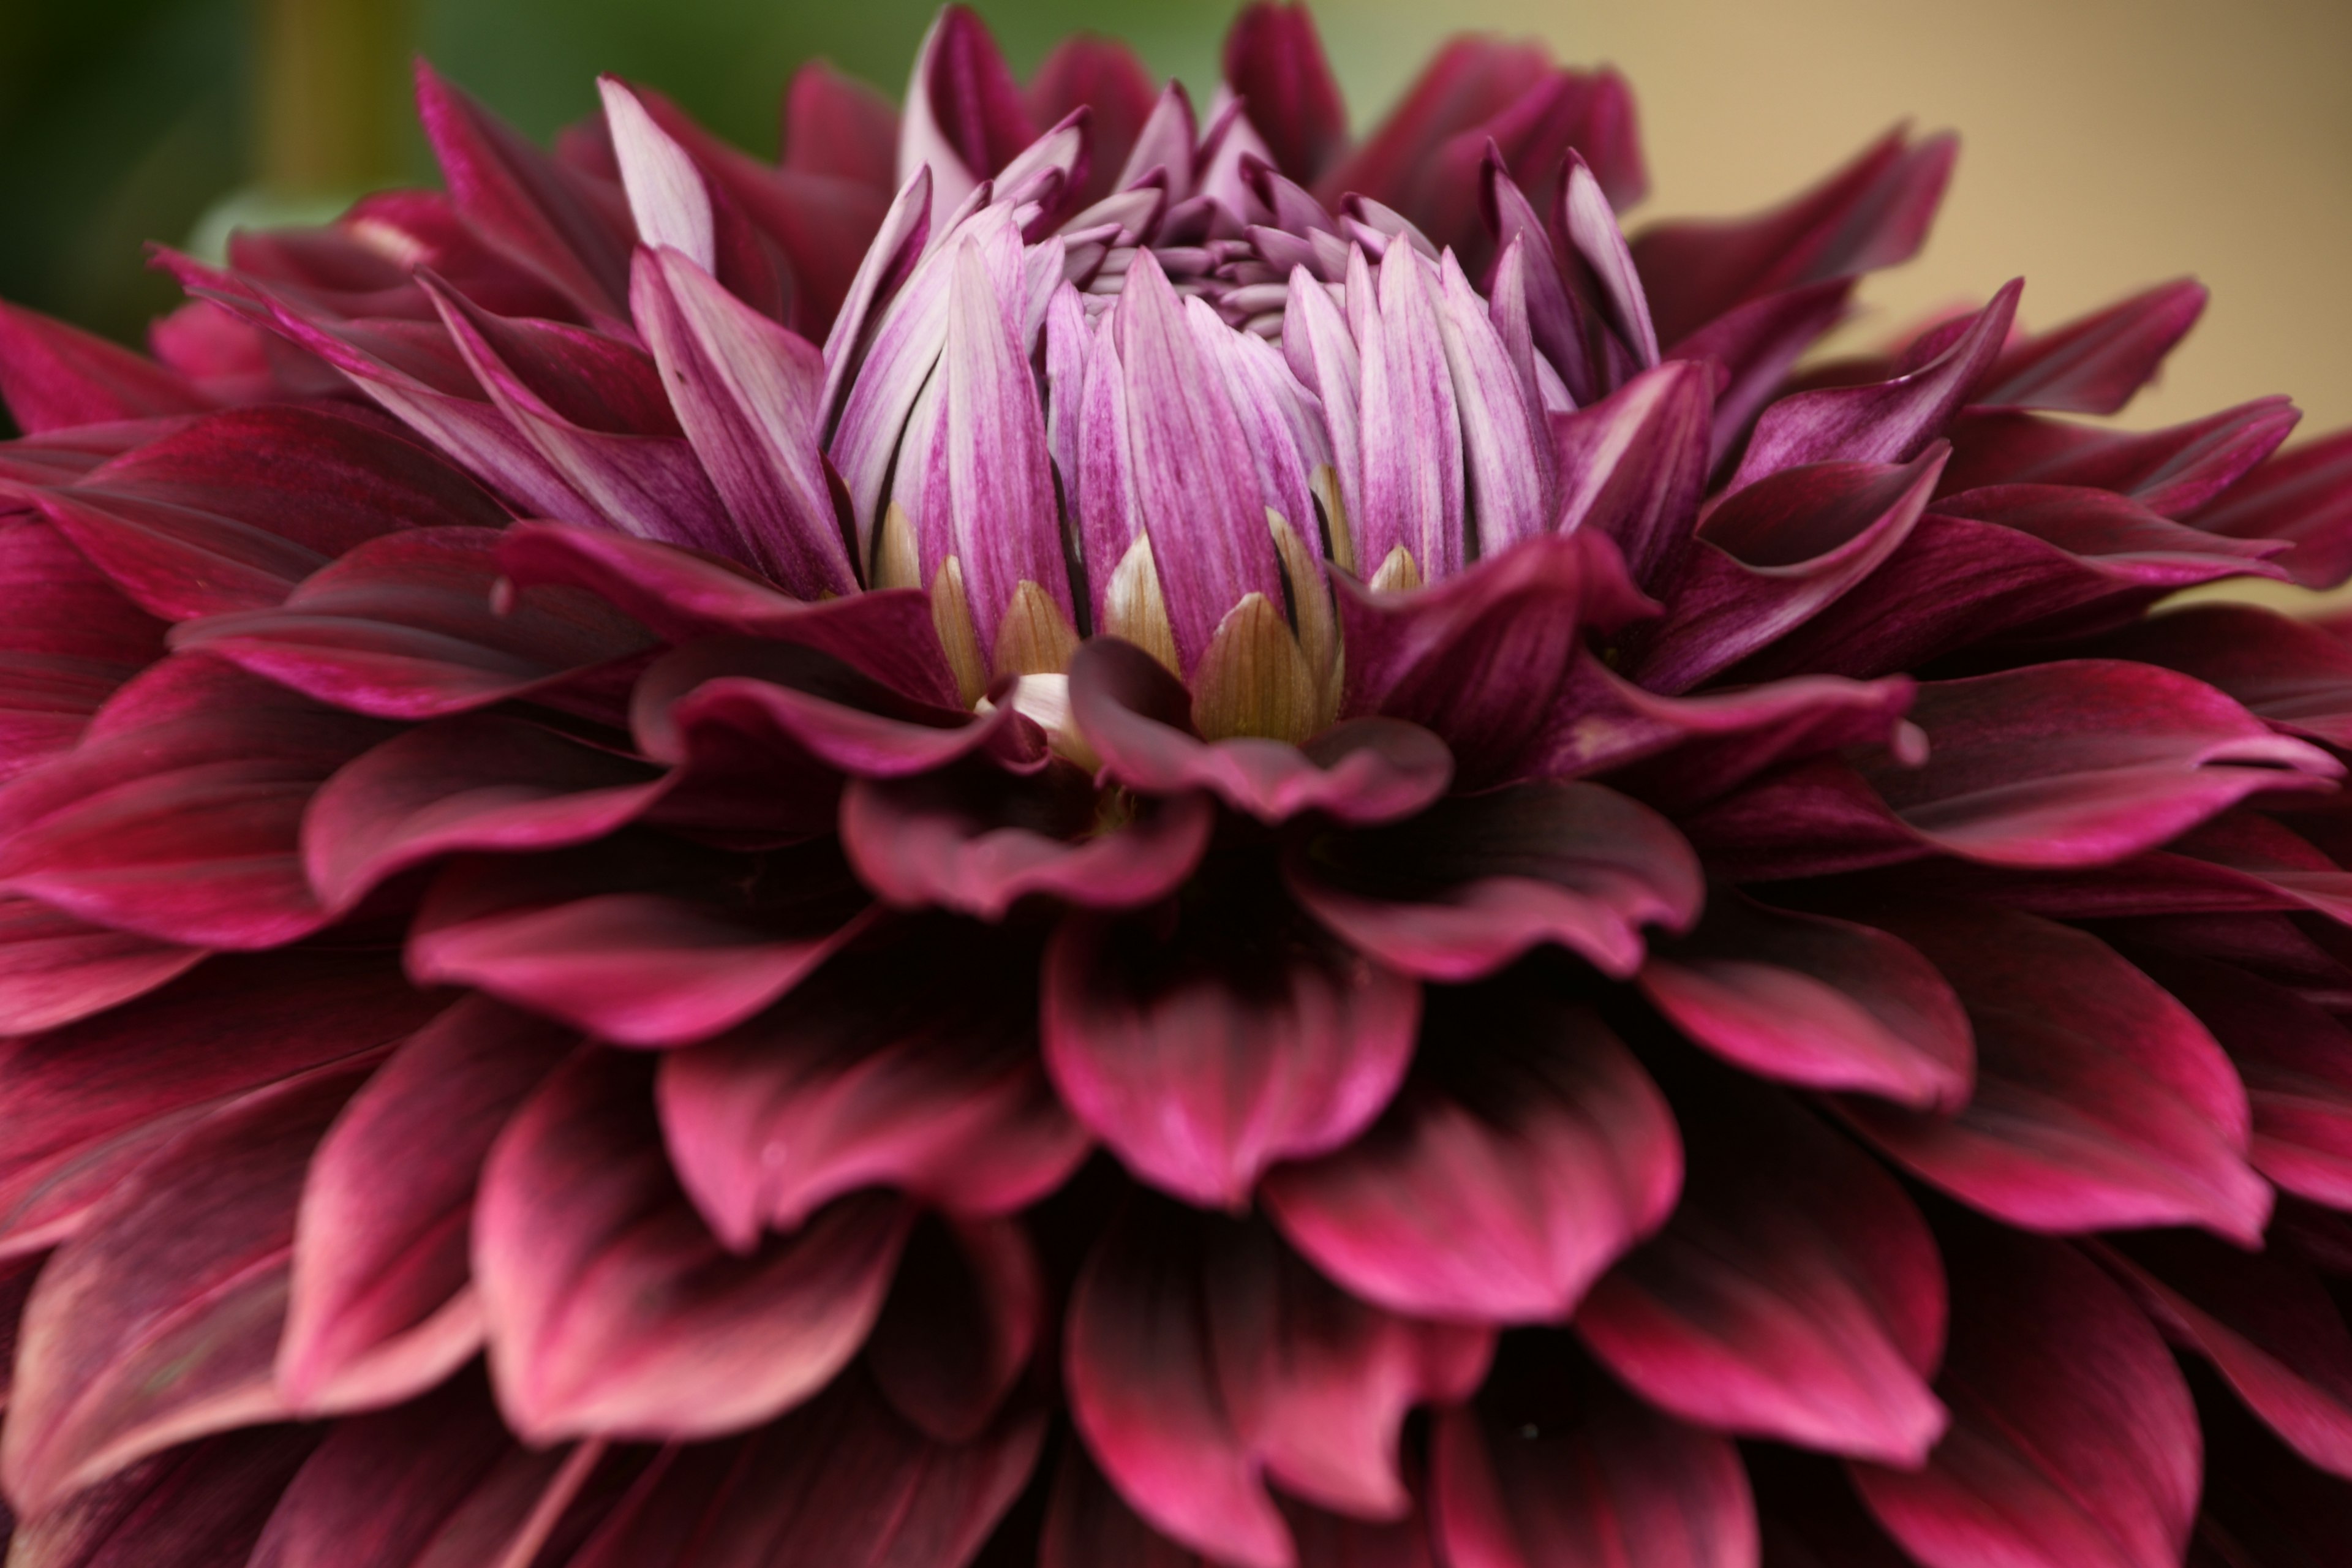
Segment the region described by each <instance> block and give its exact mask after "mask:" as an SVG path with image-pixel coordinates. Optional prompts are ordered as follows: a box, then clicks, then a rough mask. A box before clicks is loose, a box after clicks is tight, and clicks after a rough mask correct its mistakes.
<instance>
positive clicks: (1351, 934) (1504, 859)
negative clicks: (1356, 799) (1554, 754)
mask: <svg viewBox="0 0 2352 1568" xmlns="http://www.w3.org/2000/svg"><path fill="white" fill-rule="evenodd" d="M1285 871H1286V881H1287V883H1288V885H1289V888H1290V890H1291V893H1292V896H1293V897H1295V898H1297V900H1298V901H1299V902H1300V903H1301V904H1302V905H1304V906H1305V907H1306V908H1307V910H1308V911H1309V912H1311V913H1312V914H1313V915H1314V916H1315V918H1316V919H1318V920H1319V921H1322V922H1323V923H1324V924H1325V925H1327V926H1328V927H1330V928H1331V929H1332V930H1333V931H1338V932H1339V934H1340V935H1342V936H1344V937H1346V938H1347V939H1348V941H1349V942H1351V943H1353V944H1354V945H1355V947H1356V948H1357V949H1358V950H1359V951H1360V952H1365V953H1369V954H1370V955H1371V956H1372V957H1373V958H1375V959H1377V960H1379V961H1380V962H1381V963H1385V964H1387V965H1389V966H1390V967H1391V968H1393V969H1397V970H1400V971H1402V973H1407V974H1412V975H1416V976H1419V977H1420V978H1423V979H1425V980H1443V981H1453V982H1460V981H1466V980H1476V979H1480V978H1483V977H1484V976H1486V975H1487V974H1491V973H1494V972H1495V971H1496V970H1497V969H1500V968H1502V967H1503V966H1504V965H1505V964H1507V963H1510V962H1511V961H1512V960H1514V959H1516V958H1517V957H1518V956H1519V955H1520V954H1521V953H1523V952H1527V951H1528V949H1529V948H1532V947H1535V946H1537V945H1538V944H1540V943H1543V942H1555V943H1558V944H1559V946H1562V947H1565V948H1567V949H1568V950H1569V951H1570V952H1575V953H1578V954H1580V955H1581V956H1582V957H1584V958H1585V959H1587V960H1589V961H1591V963H1592V964H1593V965H1594V966H1595V967H1596V968H1598V969H1600V970H1601V971H1602V972H1603V973H1608V974H1613V975H1620V976H1623V975H1630V974H1632V973H1633V972H1634V971H1635V970H1637V969H1639V968H1640V967H1641V963H1642V952H1643V938H1642V928H1643V927H1644V926H1648V925H1658V926H1664V927H1665V928H1667V929H1668V930H1670V931H1681V930H1684V929H1686V928H1687V927H1688V926H1689V925H1690V923H1691V922H1692V921H1695V920H1696V919H1697V917H1698V910H1699V902H1700V898H1701V895H1702V893H1703V892H1704V886H1703V879H1702V877H1701V875H1700V871H1699V865H1698V859H1697V857H1696V856H1695V855H1693V854H1692V853H1691V850H1690V847H1689V846H1688V845H1686V844H1685V843H1684V842H1683V839H1682V836H1681V835H1679V834H1677V833H1676V832H1675V830H1674V828H1673V826H1671V825H1670V824H1669V823H1668V822H1667V821H1666V819H1665V818H1664V817H1663V816H1658V815H1657V814H1656V813H1655V812H1654V811H1652V810H1650V809H1649V808H1648V807H1647V806H1644V805H1641V804H1640V803H1639V802H1637V801H1633V800H1630V799H1628V798H1627V797H1625V796H1623V795H1619V794H1617V793H1616V792H1615V791H1613V790H1610V789H1605V788H1603V787H1601V785H1599V784H1570V783H1562V784H1518V785H1515V786H1513V787H1512V788H1510V789H1507V790H1502V791H1497V792H1496V793H1494V794H1490V795H1479V796H1475V797H1473V798H1469V799H1457V800H1454V801H1449V802H1447V803H1445V804H1444V805H1439V806H1437V807H1436V808H1434V809H1433V810H1431V811H1428V812H1425V813H1423V815H1421V816H1417V817H1413V818H1412V819H1410V820H1409V821H1407V822H1405V823H1403V824H1402V825H1399V826H1393V827H1388V828H1380V829H1374V830H1371V831H1370V832H1362V833H1357V834H1352V835H1346V836H1334V837H1329V838H1326V839H1323V840H1321V841H1319V842H1318V843H1316V844H1315V845H1314V846H1313V847H1312V848H1310V849H1308V850H1307V852H1306V853H1305V854H1303V855H1298V856H1296V857H1295V858H1293V859H1292V860H1291V861H1290V862H1289V863H1288V864H1287V865H1286V868H1285Z"/></svg>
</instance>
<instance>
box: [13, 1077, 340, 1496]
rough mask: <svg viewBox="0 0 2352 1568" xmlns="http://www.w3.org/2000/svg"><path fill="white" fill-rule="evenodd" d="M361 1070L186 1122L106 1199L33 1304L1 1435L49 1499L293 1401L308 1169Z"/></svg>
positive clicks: (267, 1093)
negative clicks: (275, 1373)
mask: <svg viewBox="0 0 2352 1568" xmlns="http://www.w3.org/2000/svg"><path fill="white" fill-rule="evenodd" d="M364 1076H365V1071H364V1065H363V1064H337V1065H335V1066H331V1067H328V1068H320V1069H319V1070H317V1071H315V1072H311V1073H308V1074H305V1075H303V1076H301V1077H299V1078H295V1079H289V1080H287V1081H286V1082H283V1083H280V1084H278V1085H274V1086H272V1087H271V1088H269V1089H264V1090H262V1091H261V1092H259V1093H257V1094H255V1095H253V1096H251V1097H249V1098H247V1099H246V1100H241V1101H239V1102H238V1103H236V1104H235V1105H232V1106H229V1107H226V1108H225V1109H223V1110H221V1111H219V1112H217V1113H216V1114H215V1115H213V1116H210V1117H207V1118H205V1120H204V1121H200V1122H198V1123H196V1124H195V1125H194V1126H193V1127H191V1128H190V1129H189V1130H188V1131H186V1132H185V1133H184V1135H183V1136H181V1137H180V1138H178V1139H177V1140H175V1141H174V1142H173V1143H172V1145H171V1146H170V1147H169V1148H168V1149H166V1150H164V1151H163V1152H161V1153H160V1154H159V1155H158V1156H157V1158H155V1159H154V1160H152V1161H150V1162H148V1163H147V1164H146V1165H145V1166H144V1167H142V1170H141V1171H140V1172H138V1173H136V1174H134V1175H132V1176H131V1179H130V1180H128V1181H126V1182H125V1183H124V1184H122V1185H121V1186H119V1187H117V1188H115V1189H114V1191H113V1192H111V1193H110V1194H108V1195H107V1196H106V1197H104V1198H102V1199H100V1202H99V1204H98V1205H97V1206H96V1207H95V1208H94V1209H93V1211H92V1212H91V1214H90V1215H89V1220H88V1223H87V1224H85V1225H84V1226H82V1227H81V1229H80V1231H79V1234H78V1235H77V1236H76V1237H74V1239H73V1240H71V1241H69V1242H68V1243H67V1244H66V1246H65V1247H63V1248H61V1249H60V1250H59V1252H58V1256H57V1257H56V1258H54V1259H52V1261H51V1263H50V1266H49V1267H47V1268H44V1269H43V1270H42V1271H41V1279H40V1283H39V1284H38V1285H37V1287H36V1288H35V1289H34V1292H33V1296H32V1300H30V1301H29V1302H28V1303H27V1304H26V1309H25V1325H24V1330H23V1343H24V1345H25V1346H26V1348H27V1349H28V1350H30V1351H31V1352H33V1356H34V1359H32V1360H30V1361H28V1362H27V1363H26V1371H25V1373H24V1374H22V1375H20V1376H18V1377H17V1378H16V1383H15V1385H14V1387H13V1388H12V1389H11V1390H10V1393H9V1405H10V1408H11V1410H12V1411H13V1412H14V1413H15V1415H14V1419H13V1420H12V1421H11V1423H10V1426H9V1430H8V1432H7V1434H6V1436H5V1437H0V1478H5V1483H6V1486H7V1490H8V1500H9V1502H10V1503H11V1504H12V1505H13V1506H14V1507H16V1509H17V1510H20V1511H22V1512H26V1513H39V1512H42V1511H43V1510H46V1509H47V1508H48V1507H49V1506H50V1505H51V1504H52V1503H54V1502H56V1501H58V1500H62V1499H63V1498H64V1497H66V1496H67V1495H68V1494H70V1493H71V1492H73V1491H75V1490H78V1489H80V1488H82V1487H85V1486H88V1485H89V1484H90V1483H91V1482H93V1481H98V1480H102V1479H105V1478H106V1477H108V1476H110V1475H112V1474H114V1473H115V1472H117V1471H119V1470H121V1468H123V1467H124V1466H126V1465H129V1464H131V1463H132V1462H133V1461H135V1460H139V1459H143V1458H146V1457H147V1456H149V1455H150V1454H154V1453H158V1452H160V1451H162V1450H163V1449H165V1448H168V1447H172V1446H173V1445H174V1444H178V1443H184V1442H186V1441H187V1440H188V1439H190V1438H192V1437H199V1436H205V1435H206V1434H208V1433H213V1432H219V1431H226V1430H228V1429H231V1428H234V1427H237V1426H251V1425H253V1424H254V1423H256V1422H257V1421H268V1420H273V1419H276V1418H278V1417H279V1416H281V1415H284V1414H286V1410H285V1405H284V1403H283V1401H282V1400H281V1398H280V1397H279V1395H278V1391H277V1388H276V1385H275V1384H274V1382H273V1380H272V1377H271V1367H272V1363H273V1361H274V1359H275V1353H276V1351H277V1345H278V1331H279V1327H280V1325H281V1323H282V1321H283V1320H284V1315H285V1309H286V1289H287V1285H286V1280H287V1265H288V1260H289V1256H290V1255H291V1253H292V1251H293V1245H294V1208H295V1203H296V1201H297V1199H298V1198H299V1195H300V1194H301V1190H302V1178H303V1171H304V1168H305V1167H306V1165H307V1164H308V1163H309V1161H310V1154H311V1152H312V1151H313V1150H314V1149H315V1148H316V1147H317V1146H318V1142H319V1137H320V1134H321V1133H322V1132H324V1131H326V1128H327V1123H328V1122H329V1121H331V1120H332V1118H333V1117H334V1114H335V1112H336V1111H337V1110H340V1109H341V1106H342V1104H343V1102H344V1101H345V1100H348V1099H350V1098H351V1093H352V1089H355V1088H357V1087H358V1085H359V1082H360V1080H361V1079H362V1078H363V1077H364Z"/></svg>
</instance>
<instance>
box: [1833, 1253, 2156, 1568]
mask: <svg viewBox="0 0 2352 1568" xmlns="http://www.w3.org/2000/svg"><path fill="white" fill-rule="evenodd" d="M1947 1256H1948V1258H1950V1260H1951V1263H1952V1335H1951V1349H1950V1351H1949V1352H1948V1354H1947V1356H1946V1358H1945V1363H1944V1373H1943V1376H1942V1377H1941V1379H1939V1380H1938V1382H1937V1393H1939V1394H1942V1395H1943V1397H1944V1401H1945V1403H1946V1404H1947V1405H1949V1406H1950V1407H1951V1412H1952V1430H1951V1434H1950V1435H1949V1436H1947V1437H1946V1438H1945V1439H1944V1441H1943V1443H1942V1444H1941V1445H1940V1446H1939V1447H1937V1450H1936V1453H1935V1456H1934V1458H1932V1459H1931V1460H1930V1461H1929V1463H1928V1465H1927V1468H1925V1469H1923V1470H1918V1471H1913V1472H1907V1473H1906V1472H1905V1471H1900V1470H1892V1469H1885V1468H1880V1467H1878V1466H1876V1465H1857V1466H1855V1467H1854V1479H1855V1483H1856V1485H1857V1486H1858V1487H1860V1489H1861V1490H1862V1496H1863V1500H1864V1502H1865V1503H1867V1504H1868V1505H1869V1507H1870V1510H1871V1512H1873V1513H1874V1514H1875V1515H1877V1517H1878V1521H1879V1522H1880V1523H1882V1524H1884V1525H1885V1526H1886V1528H1887V1530H1888V1531H1890V1532H1892V1533H1893V1535H1894V1536H1895V1539H1896V1540H1897V1541H1899V1542H1902V1544H1903V1547H1904V1549H1905V1550H1906V1551H1907V1552H1910V1553H1911V1555H1912V1556H1913V1557H1915V1558H1916V1559H1917V1560H1918V1561H1919V1562H1920V1563H1922V1564H1924V1565H1925V1568H1964V1565H1969V1568H1972V1565H1974V1564H1977V1563H1990V1562H1998V1563H2016V1564H2019V1565H2020V1568H2171V1565H2173V1564H2177V1563H2179V1562H2180V1560H2181V1555H2182V1552H2183V1551H2184V1549H2185V1548H2186V1547H2187V1545H2188V1541H2189V1523H2190V1521H2191V1520H2192V1519H2193V1517H2194V1516H2195V1514H2196V1511H2197V1482H2198V1470H2199V1458H2200V1443H2199V1441H2198V1435H2197V1415H2196V1411H2195V1409H2194V1407H2193V1406H2192V1405H2190V1403H2189V1390H2188V1389H2187V1387H2186V1386H2185V1385H2183V1384H2182V1383H2181V1381H2180V1373H2179V1370H2178V1369H2177V1368H2175V1367H2174V1365H2173V1363H2172V1358H2171V1357H2170V1356H2168V1354H2166V1353H2165V1349H2164V1343H2163V1342H2162V1341H2161V1340H2159V1339H2158V1337H2157V1334H2156V1331H2154V1330H2153V1329H2151V1328H2149V1327H2148V1326H2147V1321H2146V1320H2145V1319H2143V1318H2142V1317H2141V1316H2140V1315H2139V1313H2138V1310H2137V1309H2136V1308H2135V1307H2134V1306H2133V1305H2132V1303H2131V1301H2130V1300H2129V1298H2127V1297H2126V1296H2125V1295H2124V1293H2123V1291H2122V1290H2121V1289H2118V1288H2117V1287H2116V1285H2114V1284H2113V1283H2111V1282H2110V1281H2109V1280H2108V1279H2106V1278H2105V1276H2104V1275H2102V1274H2101V1273H2100V1272H2099V1270H2098V1269H2096V1268H2093V1267H2092V1266H2091V1265H2090V1264H2089V1263H2087V1262H2085V1261H2084V1259H2083V1258H2082V1257H2081V1255H2080V1254H2078V1253H2076V1252H2074V1250H2073V1249H2072V1248H2070V1247H2066V1246H2065V1245H2064V1244H2063V1243H2061V1242H2053V1241H2043V1240H2039V1239H2036V1238H2033V1237H2020V1236H2016V1235H2014V1234H2005V1233H1999V1232H1995V1231H1993V1230H1991V1229H1990V1227H1985V1226H1970V1227H1969V1231H1968V1244H1967V1245H1966V1246H1964V1247H1951V1246H1950V1244H1949V1243H1948V1246H1947Z"/></svg>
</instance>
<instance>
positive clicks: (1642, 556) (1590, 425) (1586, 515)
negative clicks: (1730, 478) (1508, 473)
mask: <svg viewBox="0 0 2352 1568" xmlns="http://www.w3.org/2000/svg"><path fill="white" fill-rule="evenodd" d="M1713 392H1714V385H1713V378H1712V377H1711V376H1710V375H1709V374H1707V372H1706V369H1705V368H1704V367H1703V366H1699V365H1694V364H1686V363H1679V362H1677V363H1669V364H1664V365H1660V366H1658V367H1657V368H1656V369H1654V370H1646V371H1643V373H1642V374H1639V375H1637V376H1635V377H1633V380H1631V381H1629V382H1627V383H1626V384H1624V385H1622V386H1621V387H1619V388H1618V389H1617V390H1616V391H1614V392H1612V393H1611V394H1610V395H1608V396H1606V397H1604V398H1602V399H1601V401H1600V402H1598V403H1595V404H1593V405H1591V407H1588V408H1580V409H1578V410H1576V411H1575V412H1573V413H1570V414H1555V415H1553V416H1551V418H1550V424H1551V435H1552V443H1553V447H1554V448H1555V451H1556V453H1557V459H1558V463H1559V473H1560V489H1561V500H1560V510H1559V531H1561V532H1563V533H1571V532H1574V531H1577V530H1579V529H1590V530H1591V531H1595V532H1599V533H1604V534H1606V535H1608V536H1609V537H1610V538H1611V539H1612V540H1614V541H1615V542H1616V543H1617V547H1618V548H1619V549H1620V550H1621V551H1622V552H1624V556H1625V565H1626V568H1627V570H1628V571H1629V572H1630V573H1631V574H1632V575H1633V581H1634V582H1636V583H1638V584H1643V585H1644V586H1647V587H1651V588H1655V587H1658V586H1660V585H1661V584H1664V583H1665V582H1667V581H1669V580H1671V578H1672V577H1673V575H1674V568H1675V565H1676V564H1677V563H1678V562H1679V560H1680V557H1681V554H1682V551H1683V549H1684V547H1685V539H1686V537H1687V535H1688V533H1689V531H1690V529H1691V525H1692V524H1693V522H1694V521H1696V518H1697V516H1698V505H1699V499H1700V496H1701V493H1702V492H1703V490H1704V489H1705V488H1706V471H1707V465H1708V458H1707V446H1706V430H1707V416H1708V406H1709V402H1710V398H1711V395H1712V394H1713Z"/></svg>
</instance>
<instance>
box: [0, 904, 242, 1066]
mask: <svg viewBox="0 0 2352 1568" xmlns="http://www.w3.org/2000/svg"><path fill="white" fill-rule="evenodd" d="M204 956H205V951H204V949H202V948H196V947H184V946H181V945H180V944H178V943H176V942H155V941H152V940H150V939H149V938H146V937H142V936H134V935H132V934H131V933H130V932H128V931H114V930H111V929H110V928H108V927H105V926H95V925H91V924H89V923H88V922H87V921H78V920H76V919H74V918H73V917H72V916H71V915H68V914H63V913H60V912H59V911H58V910H53V909H51V908H49V907H48V906H47V904H42V903H37V902H35V901H34V900H30V899H20V898H0V1037H11V1038H13V1037H16V1036H19V1035H34V1034H39V1033H41V1032H42V1031H44V1030H47V1029H55V1028H58V1027H61V1026H64V1025H67V1024H70V1023H73V1022H75V1021H76V1020H77V1019H80V1018H86V1017H89V1016H90V1015H92V1014H94V1013H103V1012H105V1011H106V1010H107V1009H108V1008H110V1007H116V1006H120V1005H122V1004H123V1003H125V1002H128V1001H130V1000H131V999H132V998H133V997H137V996H142V995H144V994H146V993H148V992H150V991H152V990H154V989H155V988H156V987H157V986H159V985H162V984H166V983H167V982H169V981H172V980H173V979H176V978H177V977H178V976H180V975H182V974H184V973H187V971H188V970H189V968H190V967H191V966H193V965H194V964H195V963H198V962H199V961H201V960H202V959H203V958H204Z"/></svg>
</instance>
